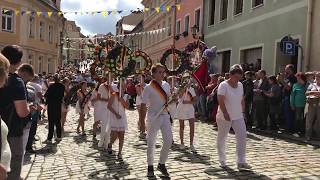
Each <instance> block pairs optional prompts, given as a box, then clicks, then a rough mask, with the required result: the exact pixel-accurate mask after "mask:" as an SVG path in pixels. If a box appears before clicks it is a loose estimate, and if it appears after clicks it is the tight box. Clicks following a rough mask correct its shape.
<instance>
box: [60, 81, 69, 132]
mask: <svg viewBox="0 0 320 180" xmlns="http://www.w3.org/2000/svg"><path fill="white" fill-rule="evenodd" d="M70 83H71V81H70V80H69V78H64V79H63V81H62V84H63V85H64V98H63V102H62V105H61V127H62V132H64V124H65V123H66V119H67V114H68V111H69V104H68V102H66V97H67V95H68V93H69V90H70V88H69V86H70Z"/></svg>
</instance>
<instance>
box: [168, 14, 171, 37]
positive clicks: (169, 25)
mask: <svg viewBox="0 0 320 180" xmlns="http://www.w3.org/2000/svg"><path fill="white" fill-rule="evenodd" d="M171 28H172V27H171V17H169V18H168V36H171Z"/></svg>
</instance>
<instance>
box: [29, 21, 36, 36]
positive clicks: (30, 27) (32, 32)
mask: <svg viewBox="0 0 320 180" xmlns="http://www.w3.org/2000/svg"><path fill="white" fill-rule="evenodd" d="M34 29H35V19H34V17H30V19H29V37H30V38H34Z"/></svg>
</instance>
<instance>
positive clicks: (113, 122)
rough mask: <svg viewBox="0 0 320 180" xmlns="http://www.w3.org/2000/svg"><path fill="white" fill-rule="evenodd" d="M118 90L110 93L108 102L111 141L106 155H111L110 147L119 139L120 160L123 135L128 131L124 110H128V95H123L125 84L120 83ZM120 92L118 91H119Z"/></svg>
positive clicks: (120, 157)
mask: <svg viewBox="0 0 320 180" xmlns="http://www.w3.org/2000/svg"><path fill="white" fill-rule="evenodd" d="M121 81H122V80H120V83H119V84H118V88H117V89H116V90H115V92H114V93H112V96H111V97H110V99H109V101H108V109H109V111H110V115H111V116H110V117H111V118H110V127H111V140H110V144H109V146H108V153H109V154H112V145H113V143H114V142H115V141H116V140H117V139H119V150H118V155H117V156H118V159H122V148H123V143H124V134H125V132H126V131H127V130H128V123H127V117H126V112H125V109H129V95H128V94H125V93H124V90H125V88H126V83H125V82H121ZM119 90H120V91H119Z"/></svg>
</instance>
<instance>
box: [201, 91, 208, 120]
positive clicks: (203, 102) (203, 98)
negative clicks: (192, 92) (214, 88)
mask: <svg viewBox="0 0 320 180" xmlns="http://www.w3.org/2000/svg"><path fill="white" fill-rule="evenodd" d="M198 111H199V112H200V114H201V116H202V117H204V118H208V116H209V114H208V110H207V96H206V95H204V94H202V95H200V99H199V105H198Z"/></svg>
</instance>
